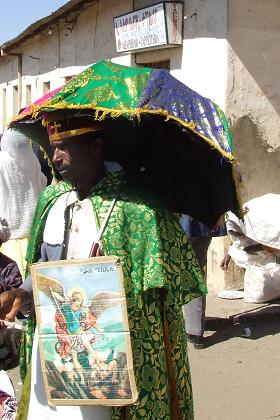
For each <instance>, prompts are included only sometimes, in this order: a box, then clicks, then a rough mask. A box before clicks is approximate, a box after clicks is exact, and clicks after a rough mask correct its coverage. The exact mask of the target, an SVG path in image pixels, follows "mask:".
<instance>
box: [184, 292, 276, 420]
mask: <svg viewBox="0 0 280 420" xmlns="http://www.w3.org/2000/svg"><path fill="white" fill-rule="evenodd" d="M207 305H208V308H207V315H209V316H212V317H214V316H218V317H226V316H227V315H233V314H237V313H241V312H244V311H252V310H254V309H255V308H256V309H257V310H258V312H257V313H254V312H253V313H252V312H249V313H248V315H247V320H246V321H245V322H244V325H243V326H241V325H236V326H225V327H223V328H221V329H219V331H218V332H217V333H215V332H213V331H209V332H207V333H206V335H207V340H206V342H207V344H208V345H209V347H207V348H205V349H203V350H194V349H193V347H192V345H189V358H190V363H191V370H192V382H193V392H194V405H195V420H269V419H276V420H277V419H280V399H279V392H280V334H279V331H280V305H279V304H275V305H269V306H266V305H251V304H246V303H244V302H243V300H238V301H237V300H235V301H225V300H222V299H219V298H217V297H214V296H211V295H210V296H208V298H207ZM212 324H213V322H212ZM245 328H250V331H249V330H248V329H247V330H245ZM250 332H251V336H250V337H247V338H245V337H242V335H243V334H246V333H247V335H248V334H250Z"/></svg>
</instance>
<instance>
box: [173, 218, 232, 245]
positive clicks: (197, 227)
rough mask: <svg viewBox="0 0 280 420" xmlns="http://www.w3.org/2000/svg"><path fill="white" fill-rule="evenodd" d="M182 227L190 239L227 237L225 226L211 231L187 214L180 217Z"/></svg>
mask: <svg viewBox="0 0 280 420" xmlns="http://www.w3.org/2000/svg"><path fill="white" fill-rule="evenodd" d="M180 225H181V227H182V229H183V230H184V232H185V233H186V235H187V237H188V238H189V239H191V238H194V237H201V236H207V237H209V238H213V237H216V236H226V235H227V229H226V225H225V224H223V225H221V226H219V227H218V228H216V229H215V230H210V229H209V228H208V227H207V226H206V225H204V224H203V223H201V222H199V221H198V220H196V219H193V218H192V217H190V216H188V215H186V214H182V216H181V217H180Z"/></svg>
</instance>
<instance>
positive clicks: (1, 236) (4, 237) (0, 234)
mask: <svg viewBox="0 0 280 420" xmlns="http://www.w3.org/2000/svg"><path fill="white" fill-rule="evenodd" d="M10 236H11V232H10V229H9V225H8V222H7V220H6V219H1V217H0V242H2V244H3V243H4V242H7V241H8V240H9V239H10Z"/></svg>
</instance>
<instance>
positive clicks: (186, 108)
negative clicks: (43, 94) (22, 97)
mask: <svg viewBox="0 0 280 420" xmlns="http://www.w3.org/2000/svg"><path fill="white" fill-rule="evenodd" d="M57 110H61V111H63V112H64V113H68V114H74V115H92V118H94V119H97V120H104V119H106V120H107V123H108V124H107V125H108V127H109V131H110V133H111V137H110V136H109V140H106V144H105V159H107V160H114V161H117V162H119V163H120V164H121V165H122V166H123V167H124V169H125V170H126V171H127V176H128V179H131V180H132V179H133V182H138V183H139V184H141V186H142V187H144V188H148V189H151V190H152V191H154V192H155V193H156V194H159V195H161V196H162V198H163V199H164V200H165V201H166V203H167V204H168V205H169V206H170V208H171V210H172V211H174V212H177V213H186V214H189V215H190V216H192V217H194V218H196V219H198V220H200V221H201V222H203V223H205V224H206V225H208V226H209V227H213V226H215V225H216V223H217V222H218V221H219V219H220V217H221V216H222V215H223V214H224V213H225V212H226V211H228V210H231V211H232V212H233V213H235V214H237V215H238V216H240V205H239V201H238V197H237V187H236V183H235V177H234V167H233V162H234V157H233V154H232V152H233V144H232V139H231V135H230V132H229V129H228V125H227V121H226V118H225V116H224V114H223V112H222V111H221V110H220V109H219V107H218V106H217V105H216V104H214V103H213V102H212V101H211V100H209V99H207V98H204V97H203V96H201V95H199V94H198V93H196V92H194V91H193V90H191V89H190V88H188V87H187V86H186V85H184V84H183V83H181V82H180V81H178V80H177V79H175V78H174V77H173V76H171V75H170V73H169V72H168V71H167V70H158V69H157V70H155V69H150V68H133V67H126V66H121V65H118V64H115V63H112V62H110V61H106V60H102V61H100V62H98V63H96V64H94V65H92V66H90V67H88V68H87V69H86V70H84V71H83V72H82V73H80V74H79V75H77V76H76V77H73V78H72V79H71V80H70V81H69V82H68V83H66V84H65V85H64V86H63V87H62V88H59V89H58V90H56V91H54V93H51V94H49V95H48V98H47V99H44V98H43V99H42V98H41V100H39V101H37V103H34V104H33V105H31V106H30V107H29V108H28V109H25V110H24V111H23V112H22V113H21V114H20V115H19V116H17V117H16V118H15V119H14V120H13V121H12V123H11V125H12V126H15V127H17V129H19V130H21V131H22V132H25V133H26V134H28V135H29V136H30V137H31V139H32V140H33V141H36V142H38V143H39V144H40V145H41V146H42V147H43V149H44V150H45V152H46V153H47V155H49V156H50V148H49V143H48V137H47V131H46V119H47V116H48V114H49V113H51V112H54V111H57ZM57 176H58V175H57Z"/></svg>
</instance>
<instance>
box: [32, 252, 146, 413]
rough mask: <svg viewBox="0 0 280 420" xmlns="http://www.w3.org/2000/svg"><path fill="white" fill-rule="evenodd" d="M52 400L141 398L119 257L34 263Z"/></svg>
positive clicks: (112, 402)
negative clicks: (134, 364)
mask: <svg viewBox="0 0 280 420" xmlns="http://www.w3.org/2000/svg"><path fill="white" fill-rule="evenodd" d="M31 272H32V279H33V289H34V301H35V310H36V317H37V325H38V332H39V346H40V356H41V363H42V371H43V378H44V384H45V388H46V394H47V398H48V402H49V404H53V405H101V406H124V405H130V404H133V403H135V402H136V401H137V398H138V393H137V389H136V384H135V376H134V371H133V361H132V350H131V340H130V332H129V326H128V317H127V307H126V298H125V292H124V287H123V275H122V268H121V265H120V263H119V260H118V258H116V257H95V258H89V259H85V260H75V261H74V260H68V261H54V262H47V263H39V264H34V265H33V266H32V267H31Z"/></svg>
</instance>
